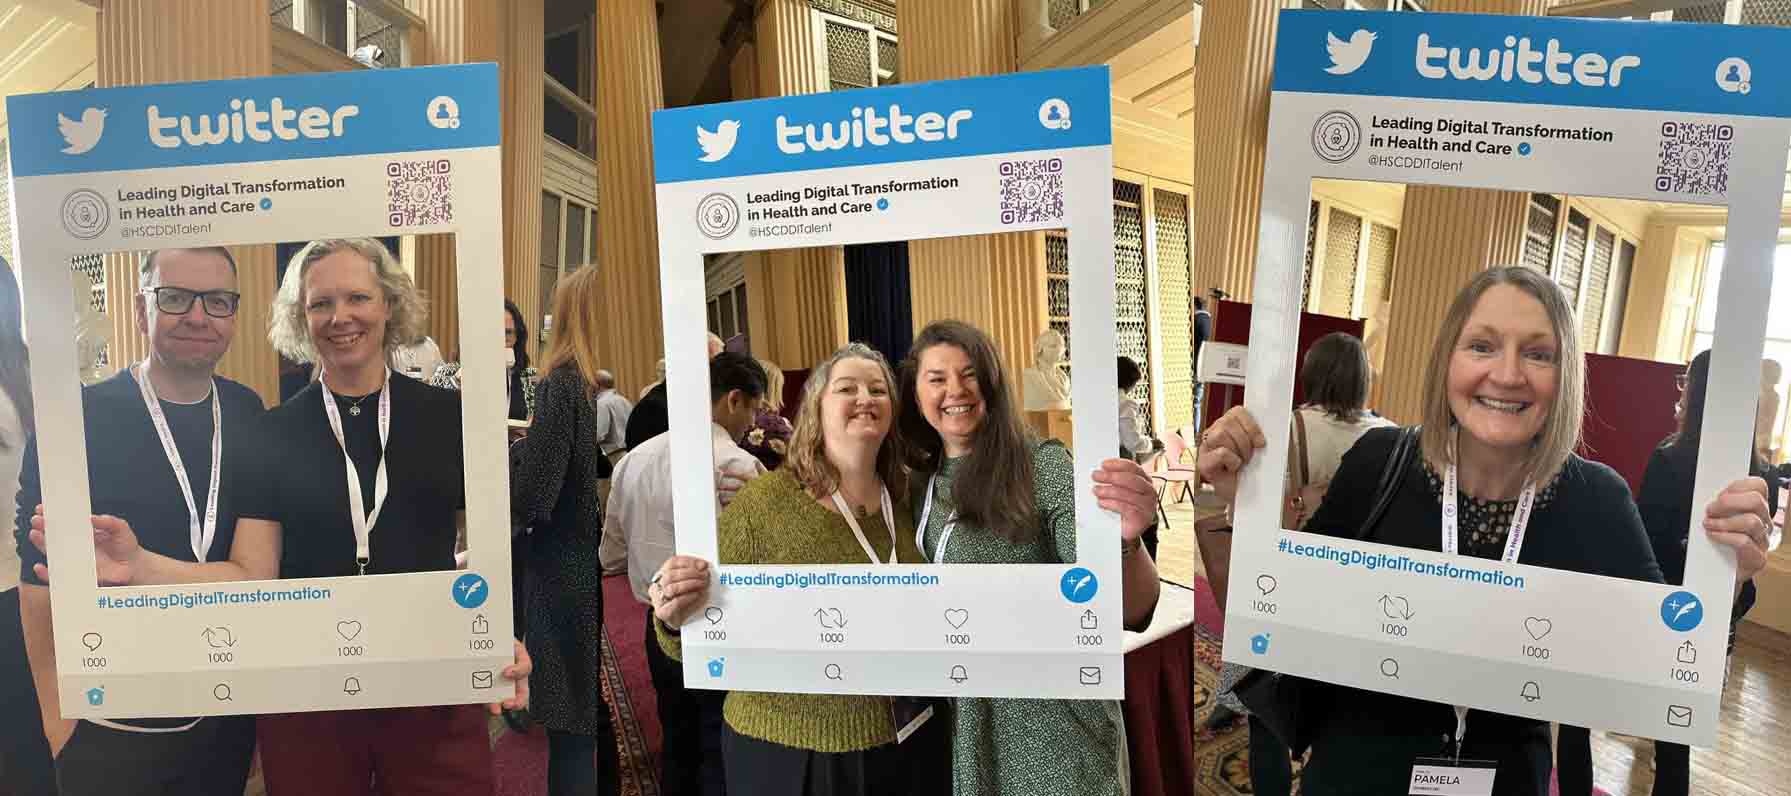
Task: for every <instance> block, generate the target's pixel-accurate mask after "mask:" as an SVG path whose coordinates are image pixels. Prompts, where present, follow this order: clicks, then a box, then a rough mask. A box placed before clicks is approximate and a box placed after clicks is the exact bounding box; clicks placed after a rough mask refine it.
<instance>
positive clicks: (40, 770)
mask: <svg viewBox="0 0 1791 796" xmlns="http://www.w3.org/2000/svg"><path fill="white" fill-rule="evenodd" d="M0 778H3V780H4V782H5V784H4V785H3V786H0V789H10V790H11V791H12V793H13V795H14V796H53V794H55V793H56V769H55V768H54V766H53V764H52V763H51V761H50V743H49V741H46V740H45V739H44V724H43V714H42V712H41V708H40V707H39V705H38V703H37V685H36V684H35V683H33V682H32V681H31V661H30V659H29V658H27V657H25V632H24V628H23V626H22V625H21V624H20V622H19V590H18V589H16V588H15V589H7V590H6V591H4V592H0Z"/></svg>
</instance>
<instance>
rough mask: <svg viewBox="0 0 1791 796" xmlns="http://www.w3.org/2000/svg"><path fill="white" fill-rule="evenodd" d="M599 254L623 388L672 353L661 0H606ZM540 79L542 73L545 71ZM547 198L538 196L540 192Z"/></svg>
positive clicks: (600, 28) (609, 342)
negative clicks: (668, 343)
mask: <svg viewBox="0 0 1791 796" xmlns="http://www.w3.org/2000/svg"><path fill="white" fill-rule="evenodd" d="M595 5H596V6H597V24H596V27H597V46H596V57H597V65H596V76H597V117H598V118H599V119H602V120H603V123H602V124H601V125H599V127H598V130H597V196H598V202H597V264H596V267H597V268H598V269H600V270H599V277H600V278H601V280H602V285H603V297H604V300H605V301H606V302H608V304H609V306H611V307H612V308H614V310H613V311H612V312H608V313H605V316H604V320H605V328H604V330H603V338H602V341H601V343H602V345H603V352H602V353H603V362H604V364H605V365H606V366H607V367H608V368H609V369H610V370H611V371H614V372H615V374H616V381H617V386H618V387H619V388H620V389H621V391H622V394H623V395H634V394H636V393H638V392H639V391H640V389H641V388H642V387H645V386H646V385H648V384H649V383H651V382H652V381H653V365H654V363H655V362H658V361H659V359H660V357H662V356H664V354H663V353H661V350H662V349H663V348H664V345H665V339H664V327H663V324H662V321H661V316H660V313H659V236H658V213H657V210H656V208H655V207H654V203H653V196H654V182H653V131H652V124H651V113H652V112H653V111H656V110H659V109H660V108H663V107H665V88H664V86H663V84H662V83H661V80H660V61H659V32H658V31H659V22H658V15H657V14H658V12H657V10H656V8H655V5H654V3H653V0H597V2H596V3H595ZM537 82H539V81H538V80H537ZM536 203H537V204H539V200H536Z"/></svg>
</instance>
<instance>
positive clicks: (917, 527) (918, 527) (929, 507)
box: [914, 473, 958, 564]
mask: <svg viewBox="0 0 1791 796" xmlns="http://www.w3.org/2000/svg"><path fill="white" fill-rule="evenodd" d="M938 480H939V474H938V473H934V474H933V477H932V478H928V479H927V498H926V500H924V501H921V507H920V522H917V523H915V524H914V546H915V547H917V548H919V549H920V554H921V555H923V556H924V555H926V554H927V541H926V539H927V517H929V516H931V515H932V513H933V484H934V483H935V482H937V481H938ZM956 527H958V515H957V512H952V515H951V516H949V517H946V518H945V529H944V530H942V531H940V532H939V549H938V550H935V551H934V552H933V563H935V564H938V563H943V562H944V561H945V546H946V545H948V544H951V532H952V529H953V528H956Z"/></svg>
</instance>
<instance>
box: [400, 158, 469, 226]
mask: <svg viewBox="0 0 1791 796" xmlns="http://www.w3.org/2000/svg"><path fill="white" fill-rule="evenodd" d="M452 170H453V164H452V163H450V162H449V161H448V160H446V159H432V160H397V161H393V162H391V163H387V164H386V223H387V224H389V225H390V226H394V227H421V226H429V225H433V224H447V223H450V222H452V221H453V220H454V180H453V179H452V174H451V172H452Z"/></svg>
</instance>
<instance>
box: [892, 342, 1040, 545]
mask: <svg viewBox="0 0 1791 796" xmlns="http://www.w3.org/2000/svg"><path fill="white" fill-rule="evenodd" d="M938 345H949V346H955V347H957V348H958V349H959V350H961V351H963V352H964V353H965V354H966V355H967V356H969V357H970V366H971V369H972V370H973V371H975V373H976V385H977V392H979V393H980V394H981V395H982V400H983V422H982V423H981V425H979V426H978V427H977V430H976V436H975V438H974V439H972V440H971V443H970V454H969V455H968V456H965V457H964V461H963V463H962V464H961V465H959V467H958V469H957V472H956V473H955V474H954V475H953V477H952V489H951V504H952V508H953V510H954V511H956V512H957V516H958V519H959V520H961V521H963V522H964V523H966V524H969V525H972V526H975V527H979V528H986V529H988V531H989V532H990V533H993V534H995V535H996V536H999V537H1001V538H1002V539H1005V540H1007V541H1008V542H1011V543H1014V544H1024V543H1027V542H1030V541H1032V540H1033V539H1034V538H1036V537H1037V536H1038V531H1039V528H1038V505H1037V502H1036V501H1035V500H1034V498H1035V492H1034V485H1033V475H1034V470H1033V466H1032V446H1033V439H1032V435H1031V434H1030V433H1029V432H1028V431H1027V429H1026V426H1025V425H1024V424H1023V423H1021V421H1020V413H1019V411H1018V410H1017V409H1016V408H1015V401H1014V393H1013V388H1012V387H1011V386H1009V383H1008V378H1007V373H1006V372H1005V371H1003V370H1002V368H1001V357H1000V355H999V354H997V353H996V352H995V344H994V343H992V342H990V340H989V336H988V335H986V334H983V333H982V330H980V329H977V328H976V327H974V326H971V325H970V324H967V323H964V322H963V321H934V322H933V323H930V324H927V327H926V328H925V329H922V330H920V334H919V335H918V336H917V337H915V338H914V346H913V347H912V348H910V349H909V351H908V358H907V359H904V360H902V372H901V390H902V408H901V414H900V417H901V421H900V429H901V432H902V436H903V437H904V439H905V441H906V443H907V449H908V461H909V464H910V465H911V466H912V467H913V468H914V469H915V470H916V471H917V472H927V473H933V472H938V470H939V467H940V465H941V464H942V463H943V462H944V460H945V440H944V439H943V438H942V437H940V436H939V432H938V430H936V429H934V428H933V426H932V424H931V423H928V422H927V418H926V415H925V414H924V413H922V411H921V408H920V400H919V390H920V357H921V355H922V354H925V353H926V351H927V349H929V348H932V347H933V346H938Z"/></svg>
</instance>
